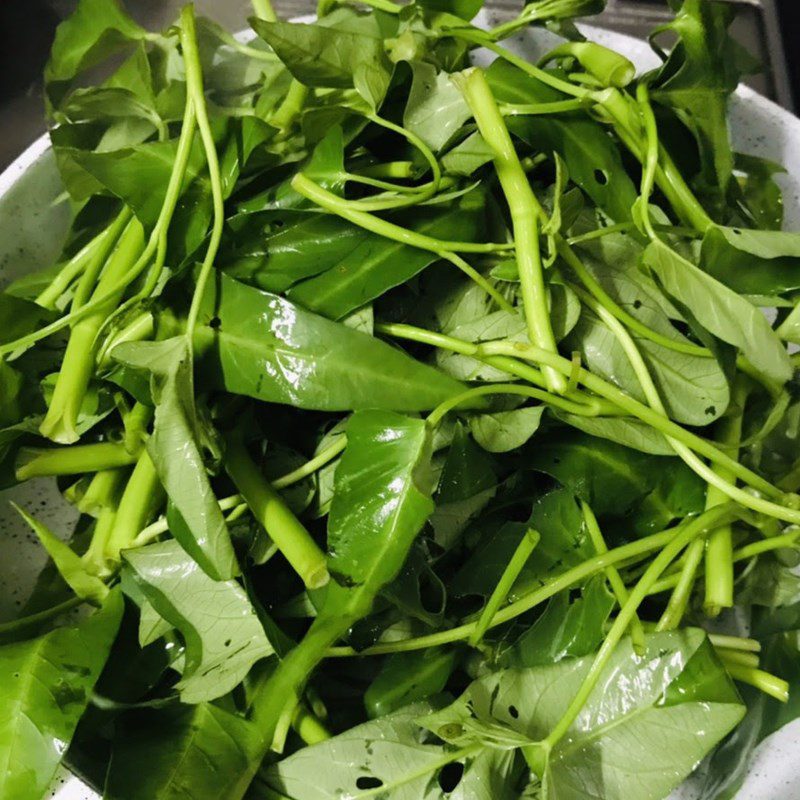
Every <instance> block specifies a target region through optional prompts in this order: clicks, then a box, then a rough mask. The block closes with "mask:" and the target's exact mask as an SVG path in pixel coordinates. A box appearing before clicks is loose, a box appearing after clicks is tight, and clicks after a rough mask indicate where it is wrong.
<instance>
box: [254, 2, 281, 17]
mask: <svg viewBox="0 0 800 800" xmlns="http://www.w3.org/2000/svg"><path fill="white" fill-rule="evenodd" d="M252 4H253V11H254V12H255V15H256V16H257V17H258V18H259V19H265V20H266V21H267V22H275V21H277V19H278V17H277V15H276V14H275V10H274V9H273V8H272V3H271V2H270V0H252Z"/></svg>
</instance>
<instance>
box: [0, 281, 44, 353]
mask: <svg viewBox="0 0 800 800" xmlns="http://www.w3.org/2000/svg"><path fill="white" fill-rule="evenodd" d="M52 318H53V313H52V312H51V311H48V310H47V309H46V308H42V306H40V305H38V304H37V303H34V302H31V301H30V300H25V299H23V298H22V297H16V296H14V295H13V294H9V293H8V292H0V344H5V343H6V342H13V341H14V340H15V339H19V338H20V337H21V336H25V334H28V333H31V331H35V330H36V329H37V328H39V327H41V326H43V325H44V324H45V323H47V322H51V321H52Z"/></svg>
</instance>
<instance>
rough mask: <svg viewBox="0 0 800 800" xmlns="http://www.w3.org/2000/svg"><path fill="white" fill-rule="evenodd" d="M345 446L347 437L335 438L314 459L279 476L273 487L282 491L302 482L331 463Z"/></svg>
mask: <svg viewBox="0 0 800 800" xmlns="http://www.w3.org/2000/svg"><path fill="white" fill-rule="evenodd" d="M346 446H347V437H346V436H344V435H342V436H339V437H337V438H336V439H335V440H334V441H333V442H331V444H330V445H328V447H326V448H325V449H324V450H321V451H320V452H319V453H317V455H315V456H314V458H311V459H309V460H308V461H306V463H305V464H303V465H302V466H300V467H298V468H297V469H293V470H292V471H291V472H287V473H286V474H285V475H281V477H280V478H276V479H275V480H274V481H272V485H273V487H274V488H275V489H284V488H285V487H287V486H291V485H292V484H293V483H298V482H299V481H301V480H303V478H307V477H308V476H309V475H313V474H314V473H315V472H316V471H317V470H318V469H320V468H321V467H324V466H325V465H326V464H328V463H330V462H331V461H333V459H334V458H336V456H338V455H339V453H341V452H342V451H343V450H344V448H345V447H346Z"/></svg>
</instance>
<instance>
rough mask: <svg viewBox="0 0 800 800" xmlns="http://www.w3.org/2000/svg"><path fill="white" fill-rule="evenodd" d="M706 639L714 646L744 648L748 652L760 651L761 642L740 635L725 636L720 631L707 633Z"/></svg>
mask: <svg viewBox="0 0 800 800" xmlns="http://www.w3.org/2000/svg"><path fill="white" fill-rule="evenodd" d="M708 640H709V641H710V642H711V644H713V645H714V647H724V648H726V649H728V650H744V651H746V652H748V653H760V652H761V642H759V641H758V640H757V639H745V638H743V637H741V636H725V635H724V634H720V633H709V634H708Z"/></svg>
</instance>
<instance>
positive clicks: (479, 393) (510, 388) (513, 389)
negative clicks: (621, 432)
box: [428, 383, 597, 427]
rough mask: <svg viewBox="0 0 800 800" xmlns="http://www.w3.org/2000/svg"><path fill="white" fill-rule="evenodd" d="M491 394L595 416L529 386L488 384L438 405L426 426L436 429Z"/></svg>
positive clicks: (556, 396)
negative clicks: (455, 412) (454, 413)
mask: <svg viewBox="0 0 800 800" xmlns="http://www.w3.org/2000/svg"><path fill="white" fill-rule="evenodd" d="M493 394H510V395H516V396H517V397H530V398H532V399H534V400H541V401H542V402H543V403H547V404H549V405H552V406H555V407H556V408H560V409H561V410H562V411H566V412H567V413H569V414H579V415H581V416H584V417H595V416H597V414H596V413H594V411H593V410H592V409H590V408H589V407H588V406H586V405H583V404H582V403H573V402H571V401H569V400H567V399H566V398H562V397H560V396H559V395H557V394H552V393H551V392H545V391H542V390H541V389H534V388H533V387H531V386H520V385H519V384H517V383H490V384H487V385H484V386H476V387H474V388H473V389H467V390H466V391H464V392H462V393H461V394H457V395H455V396H454V397H450V398H448V399H447V400H445V401H444V402H443V403H440V404H439V405H438V406H437V407H436V408H435V409H434V410H433V411H431V413H430V414H429V415H428V424H429V425H430V426H431V427H436V426H437V425H438V424H439V423H440V422H441V421H442V419H443V418H444V417H445V416H446V415H447V414H449V413H450V412H451V411H452V410H453V409H455V408H458V407H460V406H463V405H464V404H465V403H467V402H469V401H471V400H474V399H475V398H478V397H486V396H487V395H493Z"/></svg>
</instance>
